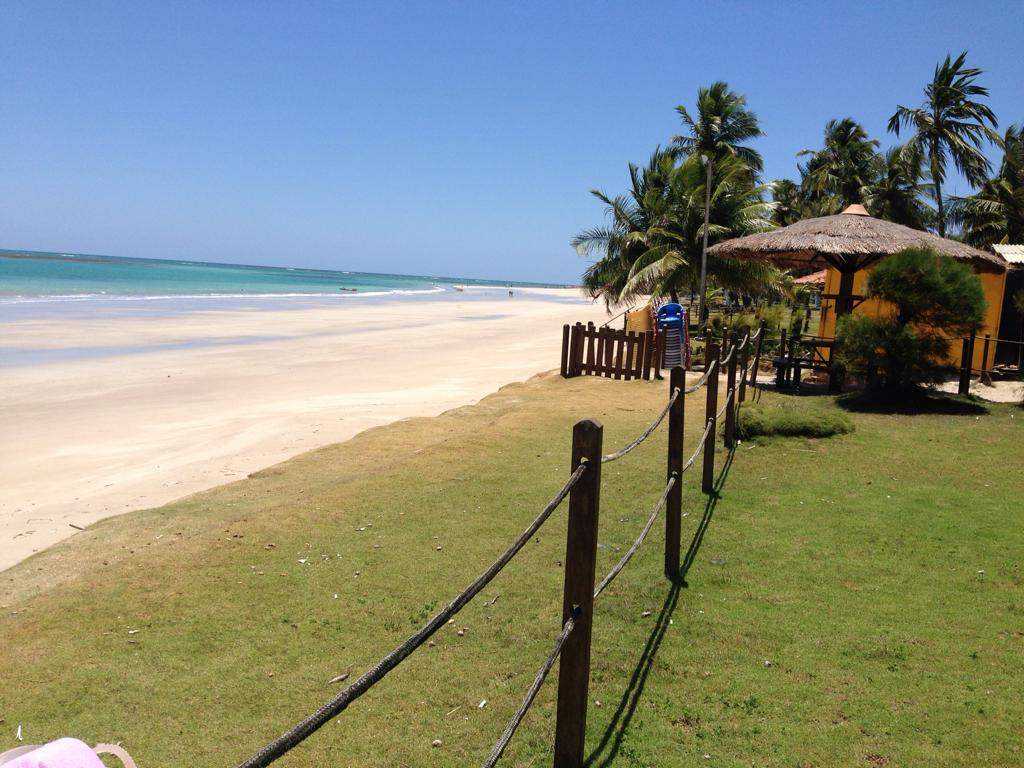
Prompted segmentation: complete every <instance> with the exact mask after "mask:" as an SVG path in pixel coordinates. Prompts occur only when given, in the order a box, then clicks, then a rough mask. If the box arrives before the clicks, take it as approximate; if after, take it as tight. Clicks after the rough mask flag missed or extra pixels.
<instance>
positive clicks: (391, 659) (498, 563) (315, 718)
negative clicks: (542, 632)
mask: <svg viewBox="0 0 1024 768" xmlns="http://www.w3.org/2000/svg"><path fill="white" fill-rule="evenodd" d="M586 471H587V464H586V462H584V463H581V464H580V465H579V466H578V467H577V468H576V471H575V472H573V473H572V474H571V475H570V476H569V479H568V480H567V481H566V483H565V485H563V486H562V488H561V490H559V491H558V493H556V494H555V495H554V497H553V498H552V499H551V501H549V502H548V504H547V506H546V507H544V509H543V510H542V511H541V513H540V514H539V515H537V517H536V518H535V519H534V520H533V522H532V523H530V525H529V526H528V527H527V528H526V530H524V531H523V532H522V533H521V534H520V535H519V537H518V538H517V539H516V540H515V541H514V542H513V543H512V545H511V546H510V547H509V548H508V549H506V550H505V552H504V553H503V554H502V555H501V556H500V557H499V558H498V559H497V560H495V561H494V562H493V563H492V564H491V565H490V567H488V568H487V570H485V571H484V572H483V573H482V574H480V576H478V577H477V579H476V580H475V581H474V582H473V583H472V584H470V585H469V586H468V587H466V589H464V590H463V591H462V592H461V593H460V594H459V595H458V597H456V598H455V599H454V600H453V601H452V602H451V603H449V604H448V605H447V606H445V608H444V609H442V610H441V611H440V612H439V613H438V614H437V615H436V616H434V618H432V619H431V620H430V621H428V622H427V623H426V624H425V625H424V626H423V627H422V628H421V629H420V630H419V631H418V632H416V633H415V634H414V635H412V636H411V637H409V638H408V639H407V640H406V641H405V642H403V643H402V644H401V645H399V646H398V647H397V648H395V649H394V650H393V651H391V652H390V653H389V654H388V655H387V656H385V657H384V658H383V659H381V660H380V661H379V662H377V664H376V665H374V667H373V668H371V669H370V670H368V671H367V672H366V673H364V674H363V675H362V676H361V677H360V678H359V679H358V680H356V681H355V682H354V683H352V685H350V686H349V687H348V688H346V689H345V690H344V691H342V692H341V693H339V694H338V695H337V696H335V697H334V698H333V699H331V700H330V701H328V702H327V703H326V704H324V705H323V706H322V707H320V708H319V709H318V710H316V711H315V712H314V713H313V714H311V715H309V716H308V717H306V718H305V719H303V720H302V721H300V722H299V723H298V724H297V725H295V726H294V727H292V728H291V729H289V730H288V731H286V732H285V733H283V734H282V735H281V736H279V737H278V738H276V739H274V741H272V742H270V743H269V744H267V746H265V747H263V749H261V750H259V751H258V752H257V753H256V754H254V755H253V756H252V757H250V758H249V759H248V760H246V761H244V762H242V763H240V764H239V768H264V766H267V765H270V764H271V763H272V762H274V761H275V760H276V759H277V758H279V757H281V756H282V755H283V754H285V753H286V752H287V751H288V750H290V749H292V748H293V747H295V746H296V745H298V744H300V743H302V742H303V741H305V740H306V739H307V738H308V737H309V736H310V735H312V734H313V733H315V732H316V731H317V730H319V729H320V728H321V727H322V726H323V725H324V724H325V723H327V722H329V721H330V720H332V719H333V718H334V717H336V716H337V715H339V714H340V713H341V712H343V711H344V710H345V709H346V708H347V707H348V706H349V704H351V703H352V702H353V701H355V700H356V699H358V698H359V697H360V696H362V695H363V694H364V693H366V692H367V691H368V690H369V689H370V688H371V687H373V685H374V684H376V683H378V682H380V680H381V679H383V677H384V676H385V675H386V674H387V673H388V672H390V671H391V670H392V669H394V668H395V667H397V666H398V665H399V664H400V663H401V662H402V661H404V660H405V659H406V658H407V657H408V656H409V655H410V654H411V653H412V652H413V651H415V650H416V649H417V648H419V647H420V646H421V645H423V643H425V642H426V641H427V640H428V639H429V638H430V636H431V635H433V634H434V633H435V632H437V630H439V629H440V628H441V627H443V626H444V625H445V624H446V623H447V622H448V619H450V618H451V617H452V616H454V615H455V614H456V613H458V612H459V611H460V610H462V608H463V607H464V606H465V605H466V603H468V602H469V601H470V600H472V599H473V598H474V597H475V596H476V595H477V594H479V592H480V590H482V589H483V588H484V587H486V586H487V585H488V584H489V583H490V582H491V580H492V579H494V577H495V576H497V575H498V574H499V573H500V572H501V570H502V569H503V568H504V567H505V566H506V565H507V564H508V562H509V561H510V560H511V559H512V558H513V557H515V556H516V554H517V553H518V552H519V550H521V549H522V548H523V547H524V546H525V545H526V543H527V542H528V541H529V540H530V539H531V538H533V535H534V534H535V533H536V532H537V531H538V530H539V529H540V527H541V526H542V525H543V524H544V522H545V521H546V520H547V519H548V518H549V517H550V516H551V514H552V513H553V512H554V511H555V510H556V509H557V508H558V505H559V504H561V503H562V501H563V500H564V499H565V497H566V496H568V495H569V491H570V490H572V488H573V486H574V485H576V483H577V482H579V479H580V478H581V477H583V474H584V473H585V472H586Z"/></svg>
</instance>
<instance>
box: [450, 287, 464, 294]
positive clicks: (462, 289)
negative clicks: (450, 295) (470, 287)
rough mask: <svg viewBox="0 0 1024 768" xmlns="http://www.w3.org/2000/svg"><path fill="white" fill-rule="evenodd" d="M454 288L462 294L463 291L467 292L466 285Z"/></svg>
mask: <svg viewBox="0 0 1024 768" xmlns="http://www.w3.org/2000/svg"><path fill="white" fill-rule="evenodd" d="M452 288H454V289H455V290H456V291H458V292H459V293H462V292H463V291H465V290H466V287H465V286H464V285H453V286H452Z"/></svg>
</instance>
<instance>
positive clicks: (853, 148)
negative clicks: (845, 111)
mask: <svg viewBox="0 0 1024 768" xmlns="http://www.w3.org/2000/svg"><path fill="white" fill-rule="evenodd" d="M803 156H809V158H810V159H809V160H808V161H807V164H806V165H804V166H802V167H801V168H800V175H801V179H802V181H801V188H802V192H803V194H804V197H805V198H806V199H807V200H808V201H809V202H810V203H811V205H812V206H813V208H814V211H815V215H818V216H827V215H830V214H833V213H839V212H840V211H842V210H843V209H844V208H846V207H847V206H849V205H853V204H854V203H863V202H864V198H865V197H866V195H867V189H868V187H869V186H870V185H871V184H872V183H873V182H874V180H875V179H876V178H877V176H878V171H879V166H880V157H879V154H878V140H877V139H872V138H870V137H869V136H868V133H867V131H865V130H864V127H863V126H862V125H861V124H860V123H858V122H857V121H856V120H854V119H853V118H852V117H844V118H842V119H841V120H829V121H828V123H826V124H825V145H824V147H823V148H822V149H805V150H802V151H801V152H798V153H797V157H803Z"/></svg>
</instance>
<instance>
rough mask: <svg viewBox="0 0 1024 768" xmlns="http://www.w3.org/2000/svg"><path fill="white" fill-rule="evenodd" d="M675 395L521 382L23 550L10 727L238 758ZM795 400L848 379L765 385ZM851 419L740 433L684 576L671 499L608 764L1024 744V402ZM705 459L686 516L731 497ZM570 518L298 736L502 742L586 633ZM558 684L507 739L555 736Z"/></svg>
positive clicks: (624, 469) (476, 753) (614, 685)
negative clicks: (565, 627)
mask: <svg viewBox="0 0 1024 768" xmlns="http://www.w3.org/2000/svg"><path fill="white" fill-rule="evenodd" d="M665 394H666V388H665V385H664V384H662V383H653V382H651V383H647V382H615V381H606V380H593V379H584V378H580V379H574V380H569V381H564V380H562V379H560V378H557V377H547V378H542V379H535V380H533V381H531V382H529V383H526V384H521V385H513V386H509V387H506V388H504V389H502V390H501V391H500V392H498V393H496V394H495V395H492V396H491V397H489V398H487V399H486V400H484V401H483V402H481V403H480V404H478V405H476V406H473V407H470V408H464V409H460V410H457V411H453V412H451V413H449V414H446V415H444V416H441V417H439V418H437V419H420V420H413V421H407V422H402V423H399V424H395V425H392V426H389V427H385V428H381V429H376V430H372V431H370V432H368V433H365V434H363V435H361V436H359V437H357V438H356V439H354V440H352V441H350V442H348V443H345V444H342V445H337V446H332V447H329V448H325V449H323V450H319V451H315V452H313V453H310V454H307V455H304V456H301V457H298V458H296V459H294V460H292V461H289V462H287V463H285V464H282V465H280V466H277V467H273V468H271V469H268V470H265V471H263V472H260V473H257V474H255V475H254V476H252V477H250V478H249V479H246V480H244V481H241V482H238V483H234V484H231V485H228V486H224V487H222V488H219V489H216V490H214V491H211V492H208V493H204V494H201V495H198V496H195V497H192V498H189V499H185V500H183V501H180V502H178V503H175V504H171V505H168V506H166V507H163V508H160V509H156V510H149V511H144V512H139V513H135V514H131V515H126V516H123V517H119V518H115V519H111V520H108V521H106V522H104V523H100V524H97V525H95V526H92V527H91V528H90V529H89V530H88V531H86V532H83V533H81V534H79V535H77V536H75V537H74V538H73V539H70V540H68V541H67V542H65V543H63V544H61V545H59V546H57V547H55V548H53V549H52V550H50V551H48V552H45V553H43V554H41V555H39V556H36V557H33V558H32V559H30V560H28V561H26V562H24V563H22V564H21V565H20V566H18V567H16V568H14V569H12V570H9V571H6V572H4V573H3V574H0V585H2V590H0V595H2V597H0V605H2V616H0V681H2V684H0V751H2V750H3V749H6V748H9V747H11V746H14V744H15V741H14V734H15V731H16V729H17V728H18V726H19V725H20V726H21V727H22V732H23V734H24V737H25V740H26V741H27V742H29V743H38V742H41V741H44V740H47V739H51V738H54V737H57V736H61V735H76V736H79V737H81V738H84V739H86V740H89V741H97V740H99V741H115V740H117V741H122V742H123V743H124V744H125V746H126V747H128V749H129V750H130V751H131V752H132V753H133V754H134V756H135V757H136V759H137V760H138V762H139V764H140V766H142V768H146V767H147V766H164V765H187V764H191V765H201V766H232V765H234V764H236V763H237V762H238V761H239V760H241V759H242V758H244V757H246V756H248V755H249V754H250V753H251V752H253V751H254V750H255V749H256V748H257V747H259V746H260V745H262V744H263V743H264V742H266V741H268V740H269V739H270V738H271V737H273V736H276V735H278V734H279V733H280V732H281V731H282V730H284V729H285V728H286V727H287V726H289V725H291V724H292V723H293V722H294V721H295V720H297V719H298V718H300V717H301V716H303V715H305V714H307V713H309V712H310V711H312V710H313V709H314V708H315V707H316V706H318V705H319V704H320V703H322V702H323V701H324V700H326V699H327V698H329V697H330V696H331V695H332V694H333V693H334V692H335V691H336V690H338V689H339V688H340V687H341V686H342V685H344V684H343V683H336V684H334V685H331V684H329V683H328V681H329V680H330V679H331V678H333V677H335V676H337V675H340V674H342V673H345V672H351V673H352V679H354V678H355V677H356V676H357V675H358V674H359V673H361V672H362V671H363V670H365V669H366V668H367V667H368V666H369V665H370V664H372V663H373V662H375V661H376V660H377V659H378V658H379V657H380V656H381V655H382V654H383V653H384V652H386V651H387V650H389V649H390V648H391V647H393V646H394V645H395V644H396V643H397V642H398V641H400V640H401V639H402V638H404V637H405V636H406V635H407V634H409V633H410V632H411V631H413V630H414V629H415V628H417V627H418V626H419V625H420V624H421V623H422V622H423V621H424V620H425V619H426V618H427V617H428V616H429V615H430V614H431V613H432V612H433V611H435V610H436V609H438V608H439V607H440V606H441V605H442V604H443V603H444V602H445V601H447V599H448V598H449V597H450V596H452V595H454V594H455V593H456V592H457V591H458V590H459V589H461V588H462V587H463V586H464V585H465V584H466V583H468V582H469V581H470V580H471V579H472V578H473V577H474V576H475V575H476V573H477V572H478V571H479V570H480V569H481V568H482V567H483V566H484V565H485V564H487V563H489V562H490V561H491V560H492V559H493V557H494V556H495V555H496V554H497V553H499V552H500V551H501V550H502V549H503V548H504V546H505V544H506V543H507V542H508V541H509V540H510V539H511V538H512V537H513V536H514V535H515V534H516V533H518V532H519V531H520V530H521V529H522V528H523V527H524V525H525V524H526V523H527V521H529V520H530V519H531V518H532V517H533V516H534V515H535V514H536V512H537V511H538V510H539V509H540V508H541V507H542V506H543V504H544V503H545V502H546V501H547V499H548V497H549V496H550V495H551V493H552V492H553V491H554V490H555V489H556V488H557V487H559V485H560V484H561V482H562V481H563V479H564V477H565V475H566V470H567V464H568V454H569V435H570V429H571V425H572V423H573V422H574V421H576V420H577V419H579V418H583V417H594V418H597V419H599V420H600V421H602V422H603V423H604V425H605V440H606V448H607V449H611V448H613V447H618V446H619V445H621V444H622V443H624V442H625V441H626V440H628V439H629V438H630V437H632V436H633V435H634V434H635V433H636V432H638V431H639V430H640V429H641V428H642V427H643V426H644V425H645V424H646V423H648V422H649V420H650V419H651V417H652V415H653V414H654V413H656V412H657V409H658V407H659V405H660V403H661V402H662V401H663V398H664V396H665ZM784 399H785V400H791V401H792V403H791V404H792V405H793V406H794V407H797V408H802V409H804V408H806V409H821V410H826V411H827V410H830V409H835V408H836V407H837V406H836V404H835V403H834V402H833V400H831V399H830V398H824V397H822V398H816V397H804V398H785V397H783V396H779V395H773V394H770V393H766V394H765V395H764V398H763V400H764V403H765V404H771V403H773V402H777V401H780V400H784ZM699 406H700V404H699V402H698V399H697V398H696V397H691V398H690V402H689V403H688V409H687V412H688V418H687V433H688V443H687V444H688V445H692V444H693V441H694V440H695V438H696V436H697V434H698V433H699V421H700V419H699ZM850 416H851V418H852V421H853V423H854V426H855V431H854V432H852V433H851V434H847V435H842V436H838V437H834V438H829V439H826V440H820V441H809V440H804V439H773V440H770V441H765V442H761V443H750V444H743V445H741V446H740V447H739V449H738V450H737V452H736V453H735V455H734V457H733V459H734V460H733V461H732V462H731V463H729V464H727V463H726V458H727V457H726V455H725V454H724V453H723V454H721V455H720V461H719V466H720V467H723V468H725V469H726V471H727V477H726V479H725V483H724V486H723V490H722V493H721V497H720V500H719V501H718V503H717V505H715V507H714V509H713V510H712V512H713V515H712V519H711V521H710V526H709V528H708V531H707V534H706V536H705V538H704V540H703V545H702V547H701V549H700V551H699V554H698V556H697V557H696V559H695V562H694V563H693V566H692V568H691V570H690V571H689V573H688V587H687V588H683V589H673V588H671V587H670V586H669V584H668V583H667V582H666V581H665V580H664V578H663V577H662V576H661V558H662V554H661V548H662V535H661V528H660V526H659V527H657V528H655V531H654V532H653V533H652V535H651V537H650V539H649V541H648V542H647V544H646V545H645V547H644V548H643V549H642V550H641V552H640V553H639V554H638V555H637V557H636V558H635V559H634V561H633V562H632V563H631V564H630V566H629V568H628V569H627V570H626V571H625V572H624V573H623V574H622V575H621V576H620V578H619V579H618V580H617V581H616V582H615V583H614V584H613V585H612V587H611V588H610V589H609V590H608V591H607V592H606V593H605V594H604V595H603V596H602V598H601V601H600V602H599V604H598V606H597V610H596V616H595V633H594V659H593V661H594V671H593V681H592V686H591V710H590V720H589V727H588V752H589V754H590V758H589V764H590V765H593V766H606V765H614V766H654V765H656V766H707V765H716V766H751V765H757V766H761V765H773V766H775V765H778V766H815V767H818V768H820V767H822V766H850V765H865V766H882V765H891V766H907V765H929V766H965V765H971V766H1008V765H1022V764H1024V753H1022V751H1021V750H1022V749H1024V748H1022V743H1024V725H1022V724H1024V698H1022V696H1021V690H1022V689H1024V669H1022V667H1024V586H1022V580H1024V571H1022V567H1021V562H1020V561H1021V553H1022V552H1024V526H1022V523H1024V504H1022V499H1024V450H1022V438H1024V411H1022V410H1021V409H1019V408H1016V407H1012V406H993V407H991V408H990V409H989V410H988V411H987V412H985V413H980V414H974V413H967V414H963V415H883V414H871V413H861V412H853V413H851V414H850ZM664 435H665V433H664V432H663V431H659V432H658V433H656V434H655V436H653V437H652V438H651V440H649V441H648V442H647V443H645V444H644V445H643V446H641V448H639V449H638V450H637V451H634V452H633V453H632V454H630V455H629V456H628V457H626V458H625V459H623V460H622V461H619V462H616V463H614V464H611V465H607V466H606V467H605V468H604V484H603V489H602V519H601V529H602V533H601V548H600V551H599V564H598V568H599V573H603V572H604V570H606V569H607V568H608V567H609V566H610V565H611V564H612V563H614V561H615V560H616V559H617V558H618V557H619V553H620V551H621V550H622V548H624V547H625V546H628V544H629V543H630V542H631V541H632V539H633V537H634V536H635V534H636V533H637V531H638V530H639V528H640V526H641V524H642V522H643V520H644V518H645V517H646V514H647V510H648V509H649V508H650V505H651V504H652V503H653V502H654V501H655V500H656V498H657V496H658V493H659V491H660V489H661V486H662V483H663V480H664V461H665V459H664V439H665V437H664ZM688 452H689V451H687V453H688ZM696 480H697V476H696V475H692V476H687V482H686V484H685V490H684V502H683V503H684V512H685V513H686V514H687V516H686V517H685V518H684V536H685V537H689V535H691V534H692V533H693V531H694V530H695V529H696V527H697V524H698V522H699V520H700V518H701V516H702V514H703V513H704V511H705V506H704V502H703V500H702V497H701V496H700V494H699V493H698V492H697V490H696V487H695V486H696V482H695V481H696ZM564 535H565V515H564V509H563V510H562V511H560V512H558V513H557V514H556V515H555V516H554V518H553V519H552V520H551V521H549V523H548V525H547V526H545V527H544V528H543V529H542V530H541V532H540V535H539V536H538V537H537V539H536V541H535V542H533V543H531V544H530V545H529V546H528V547H527V548H526V549H525V550H524V551H523V552H522V553H521V555H520V556H519V557H518V558H517V559H516V560H514V561H513V562H512V564H511V565H510V566H509V567H508V568H507V569H506V571H505V572H504V573H503V574H502V575H501V576H499V577H498V579H496V581H495V582H494V583H493V584H492V585H491V586H490V587H489V588H488V589H486V590H485V591H484V593H483V594H482V595H481V596H480V597H479V598H477V600H476V601H474V603H472V604H471V605H470V606H469V607H467V608H466V609H465V610H464V611H463V613H462V614H460V615H459V616H458V617H457V618H456V621H455V623H454V624H452V625H451V626H449V627H447V628H446V629H444V630H442V631H441V632H440V633H439V634H438V635H437V637H436V644H435V645H433V646H432V647H424V648H423V649H422V650H421V651H420V652H418V653H417V654H416V655H414V656H413V657H412V658H411V659H409V660H408V661H407V662H406V663H405V664H403V665H402V666H401V667H399V668H398V669H397V670H396V671H395V672H394V673H392V674H391V675H390V676H389V677H388V678H387V679H386V680H385V681H384V682H382V683H381V684H379V685H378V686H377V687H376V688H374V689H373V690H372V691H371V692H370V693H368V694H367V695H366V696H364V697H363V698H362V699H361V700H360V701H358V702H357V703H356V704H355V705H353V706H352V708H351V709H350V710H349V711H348V712H346V713H345V714H343V715H342V716H341V717H340V718H339V719H338V720H336V721H335V722H332V723H331V724H329V725H328V726H326V727H325V728H324V729H323V730H322V731H320V732H319V733H317V734H316V735H314V736H313V737H312V738H310V739H309V740H308V741H307V742H306V743H305V744H304V745H302V746H301V747H299V748H298V749H297V750H295V751H294V752H292V753H291V754H290V755H288V756H287V757H286V758H285V759H284V760H283V761H282V763H281V764H282V765H289V766H321V765H344V766H425V765H431V766H467V765H474V764H478V763H479V762H481V761H482V759H483V758H484V757H485V756H486V754H487V752H488V750H489V749H490V746H491V744H492V742H493V740H494V739H495V738H496V737H497V736H498V734H499V733H500V732H501V729H502V728H503V726H504V724H505V722H506V720H507V718H508V717H509V716H510V714H511V713H512V712H513V711H514V709H515V708H516V706H517V705H518V703H519V701H520V699H521V697H522V695H523V693H524V691H525V689H526V688H527V686H528V684H529V682H530V681H531V679H532V677H533V675H534V673H535V670H536V668H537V666H538V665H539V664H540V662H541V660H542V659H543V658H544V656H545V655H546V654H547V652H548V649H549V648H550V645H551V642H552V641H553V638H554V636H555V634H556V632H557V629H558V626H559V623H560V599H561V598H560V589H561V577H562V571H561V559H562V557H563V549H564V546H565V541H564ZM684 546H685V543H684ZM648 612H649V613H648ZM459 630H464V631H463V632H462V634H460V633H459ZM554 682H555V681H554V680H553V679H552V680H549V682H548V684H547V685H546V686H545V689H544V690H543V691H542V693H541V696H540V698H539V699H538V702H537V704H536V705H535V707H534V709H533V710H532V711H531V712H530V714H529V715H528V717H527V719H526V721H525V722H524V724H523V727H522V729H521V730H520V732H519V734H518V735H517V736H516V738H515V740H514V741H513V743H512V746H511V748H510V750H509V752H508V753H507V756H506V758H505V760H504V763H503V764H505V765H508V766H543V765H546V764H549V762H550V744H551V736H552V731H553V714H554V706H553V705H554V692H555V685H554V684H553V683H554ZM483 701H486V705H484V706H483V707H481V706H480V704H481V702H483ZM435 739H440V740H441V742H442V744H441V746H439V747H434V746H432V742H433V741H434V740H435Z"/></svg>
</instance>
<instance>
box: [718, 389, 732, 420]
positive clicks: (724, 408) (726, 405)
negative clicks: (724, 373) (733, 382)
mask: <svg viewBox="0 0 1024 768" xmlns="http://www.w3.org/2000/svg"><path fill="white" fill-rule="evenodd" d="M735 392H736V387H733V388H732V389H730V390H729V391H728V392H726V393H725V403H724V404H723V405H722V407H721V408H719V409H718V413H716V414H715V420H716V421H717V420H718V419H720V418H722V414H723V413H725V410H726V408H728V407H729V398H731V397H732V396H733V393H735Z"/></svg>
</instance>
